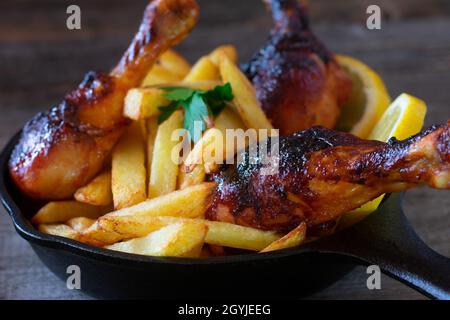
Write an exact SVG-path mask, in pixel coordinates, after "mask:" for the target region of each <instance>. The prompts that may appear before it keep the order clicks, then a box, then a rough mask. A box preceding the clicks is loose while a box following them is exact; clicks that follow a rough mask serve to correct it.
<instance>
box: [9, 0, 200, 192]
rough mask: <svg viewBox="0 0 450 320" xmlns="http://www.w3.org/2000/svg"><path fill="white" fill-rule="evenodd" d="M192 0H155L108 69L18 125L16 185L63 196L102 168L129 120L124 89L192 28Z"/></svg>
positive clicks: (13, 167)
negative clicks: (43, 111)
mask: <svg viewBox="0 0 450 320" xmlns="http://www.w3.org/2000/svg"><path fill="white" fill-rule="evenodd" d="M198 16H199V8H198V5H197V3H196V1H195V0H154V1H152V2H151V3H150V4H149V5H148V6H147V8H146V10H145V14H144V18H143V21H142V24H141V26H140V29H139V31H138V33H137V34H136V36H135V38H134V40H133V42H132V43H131V45H130V47H129V49H128V51H127V52H126V53H125V55H124V56H123V58H122V60H121V61H120V63H119V64H118V66H117V67H116V68H115V69H114V70H113V71H112V72H111V73H110V74H109V75H108V74H104V73H100V72H90V73H88V74H87V75H86V77H85V79H84V81H83V82H82V83H81V84H80V85H79V87H78V88H77V89H76V90H75V91H73V92H72V93H70V94H69V95H67V96H66V98H65V99H64V101H63V102H62V103H61V104H59V105H58V106H55V107H54V108H52V109H51V110H50V111H48V112H45V113H40V114H38V115H36V116H35V117H34V118H33V119H32V120H31V121H30V122H28V123H27V124H26V126H25V128H24V129H23V133H22V136H21V138H20V141H19V143H18V145H17V146H16V148H15V150H14V152H13V154H12V156H11V159H10V162H9V169H10V173H11V176H12V178H13V180H14V181H15V183H16V185H17V186H18V187H19V188H20V189H21V190H22V191H23V192H24V193H25V194H27V195H28V196H30V197H33V198H36V199H64V198H68V197H70V196H72V195H73V193H74V192H75V190H76V189H77V188H79V187H81V186H83V185H85V184H86V183H87V182H88V181H89V180H90V179H92V178H93V177H94V175H95V174H96V173H98V171H99V170H100V169H101V167H102V165H103V162H104V160H105V158H106V156H107V155H108V154H109V152H110V151H111V149H112V147H113V146H114V144H115V143H116V142H117V140H118V138H119V137H120V136H121V134H122V132H123V130H124V128H125V127H126V126H127V124H128V121H127V120H125V118H124V117H123V116H122V111H123V101H124V97H125V95H126V93H127V91H128V90H129V89H130V88H132V87H135V86H138V85H140V83H141V81H142V79H143V78H144V77H145V75H146V73H147V72H148V70H149V69H150V67H151V66H152V65H153V63H154V62H155V61H156V59H157V58H158V57H159V56H160V55H161V54H162V53H163V52H164V51H166V50H167V49H168V48H170V47H172V46H173V45H175V44H177V43H178V42H180V41H181V39H183V38H184V37H185V36H186V35H187V34H188V32H189V31H190V30H191V29H192V28H193V26H194V25H195V23H196V22H197V19H198Z"/></svg>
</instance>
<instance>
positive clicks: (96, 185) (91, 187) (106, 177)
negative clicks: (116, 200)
mask: <svg viewBox="0 0 450 320" xmlns="http://www.w3.org/2000/svg"><path fill="white" fill-rule="evenodd" d="M75 199H76V200H77V201H79V202H84V203H89V204H92V205H94V206H107V205H109V204H111V203H112V201H113V200H112V191H111V172H110V171H108V172H104V173H102V174H100V175H98V176H97V177H96V178H94V180H92V181H91V182H90V183H89V184H88V185H86V186H84V187H81V188H80V189H78V190H77V191H76V192H75Z"/></svg>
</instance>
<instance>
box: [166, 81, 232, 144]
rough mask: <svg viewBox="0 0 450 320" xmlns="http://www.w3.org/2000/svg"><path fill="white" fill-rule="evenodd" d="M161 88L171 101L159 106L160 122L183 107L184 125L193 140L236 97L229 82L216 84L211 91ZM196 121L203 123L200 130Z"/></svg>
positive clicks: (199, 135) (196, 139) (195, 139)
mask: <svg viewBox="0 0 450 320" xmlns="http://www.w3.org/2000/svg"><path fill="white" fill-rule="evenodd" d="M161 89H162V90H164V91H165V92H164V96H165V97H166V98H167V100H169V101H171V103H170V104H169V105H168V106H164V107H159V108H158V109H159V110H160V111H161V115H160V116H159V118H158V124H161V123H163V122H164V121H166V120H167V119H168V118H170V116H171V115H172V114H173V113H174V112H175V111H176V110H178V109H180V108H183V110H184V122H183V127H184V129H186V130H187V131H188V132H189V134H190V137H191V140H192V141H193V142H197V141H198V140H200V138H201V134H202V133H203V131H205V130H206V128H208V127H211V123H212V118H213V117H215V116H217V115H218V114H219V113H220V112H221V111H222V110H223V108H224V107H225V106H226V104H227V102H229V101H232V100H233V98H234V97H233V92H232V90H231V85H230V84H229V83H226V84H224V85H223V86H216V87H215V88H214V89H212V90H209V91H205V90H196V89H191V88H184V87H163V88H161ZM196 121H199V122H200V123H201V131H200V132H196V130H195V122H196ZM197 131H198V130H197Z"/></svg>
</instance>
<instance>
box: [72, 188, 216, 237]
mask: <svg viewBox="0 0 450 320" xmlns="http://www.w3.org/2000/svg"><path fill="white" fill-rule="evenodd" d="M215 188H216V184H215V183H212V182H205V183H202V184H199V185H195V186H192V187H189V188H186V189H184V190H179V191H175V192H172V193H169V194H167V195H164V196H161V197H158V198H154V199H149V200H147V201H144V202H142V203H139V204H137V205H135V206H132V207H129V208H124V209H122V210H118V211H115V212H111V213H109V214H107V215H105V216H103V217H102V218H101V219H99V220H98V221H97V222H96V223H95V224H93V225H92V226H91V227H90V228H88V229H87V230H85V231H84V232H83V234H82V239H81V241H82V242H85V243H90V244H93V245H96V244H98V243H101V244H113V243H115V242H117V241H120V240H124V239H130V238H135V237H143V236H145V235H147V234H148V233H149V232H152V231H154V230H157V229H159V228H160V227H162V226H165V225H167V223H166V224H163V223H162V222H154V223H153V224H148V225H144V224H142V223H139V222H135V221H132V220H130V219H133V217H139V216H144V217H150V218H152V219H153V220H152V221H158V220H155V219H154V218H155V217H165V216H167V217H182V218H202V217H203V216H204V214H205V212H206V210H207V209H208V208H209V207H210V205H211V198H212V194H213V192H214V190H215ZM127 221H131V223H127ZM170 221H171V222H174V220H170ZM121 228H124V229H121Z"/></svg>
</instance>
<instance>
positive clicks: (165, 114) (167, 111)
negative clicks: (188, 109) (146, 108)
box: [158, 101, 179, 124]
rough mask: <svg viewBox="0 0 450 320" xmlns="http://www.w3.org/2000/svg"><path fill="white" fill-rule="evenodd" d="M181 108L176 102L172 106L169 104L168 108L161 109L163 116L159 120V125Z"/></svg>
mask: <svg viewBox="0 0 450 320" xmlns="http://www.w3.org/2000/svg"><path fill="white" fill-rule="evenodd" d="M178 108H179V104H178V101H174V102H172V103H171V104H169V105H168V106H167V107H159V108H158V109H159V111H161V115H160V116H159V118H158V124H161V123H163V122H164V121H166V120H167V119H169V118H170V116H171V115H172V114H173V113H174V112H175V111H177V109H178Z"/></svg>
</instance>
